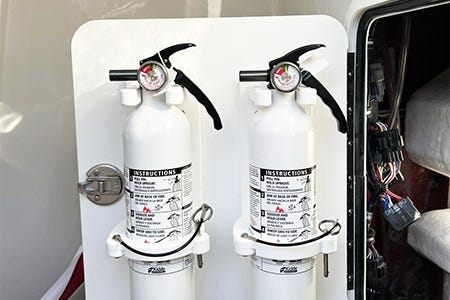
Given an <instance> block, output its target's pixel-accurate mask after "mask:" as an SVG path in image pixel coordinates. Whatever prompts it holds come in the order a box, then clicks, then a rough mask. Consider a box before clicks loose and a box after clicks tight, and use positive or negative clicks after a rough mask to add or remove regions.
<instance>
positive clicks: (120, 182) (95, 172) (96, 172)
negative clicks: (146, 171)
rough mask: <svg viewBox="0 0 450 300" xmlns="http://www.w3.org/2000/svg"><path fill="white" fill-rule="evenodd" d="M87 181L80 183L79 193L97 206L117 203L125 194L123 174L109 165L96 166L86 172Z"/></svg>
mask: <svg viewBox="0 0 450 300" xmlns="http://www.w3.org/2000/svg"><path fill="white" fill-rule="evenodd" d="M86 176H87V178H86V181H85V182H80V183H78V192H79V193H80V194H83V195H85V196H86V197H87V198H88V199H89V200H91V201H92V202H93V203H95V204H99V205H108V204H111V203H114V202H116V201H117V200H119V199H120V198H122V195H123V193H124V190H125V189H124V178H123V175H122V172H121V171H120V170H119V169H118V168H116V167H114V166H112V165H109V164H100V165H96V166H94V167H92V168H90V169H89V171H87V172H86Z"/></svg>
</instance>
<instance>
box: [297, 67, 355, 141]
mask: <svg viewBox="0 0 450 300" xmlns="http://www.w3.org/2000/svg"><path fill="white" fill-rule="evenodd" d="M302 84H303V85H305V86H307V87H311V88H314V89H316V90H317V95H318V96H319V97H320V99H322V101H323V103H324V104H325V105H326V106H328V107H329V108H330V110H331V113H332V114H333V116H334V117H335V118H336V120H337V122H338V130H339V131H340V132H342V133H347V130H348V126H347V120H346V119H345V116H344V113H343V112H342V110H341V108H340V107H339V105H338V104H337V102H336V100H335V99H334V98H333V96H332V95H331V94H330V92H329V91H328V90H327V89H326V88H325V87H324V86H323V85H322V83H320V81H319V80H317V78H316V77H314V76H313V75H312V74H311V73H310V72H308V71H307V70H305V69H303V70H302Z"/></svg>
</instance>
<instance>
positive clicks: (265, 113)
mask: <svg viewBox="0 0 450 300" xmlns="http://www.w3.org/2000/svg"><path fill="white" fill-rule="evenodd" d="M272 96H273V104H272V106H270V107H268V108H263V109H260V110H259V111H258V112H257V113H256V114H255V115H254V117H253V119H252V121H251V124H250V154H249V163H250V166H249V171H250V178H249V183H250V188H249V193H250V230H251V232H252V234H253V236H255V237H257V238H259V239H262V240H264V241H268V242H273V243H293V242H299V241H302V240H307V239H309V238H311V236H313V235H314V234H315V232H316V229H315V228H316V226H315V225H316V224H315V223H316V217H315V215H316V213H315V209H316V208H315V206H316V204H315V164H314V148H313V147H314V133H313V124H312V121H311V118H310V116H309V115H308V114H307V113H306V112H305V111H304V110H303V108H301V107H300V106H299V105H298V104H297V103H296V101H295V93H280V92H277V91H273V92H272Z"/></svg>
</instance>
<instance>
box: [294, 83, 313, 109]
mask: <svg viewBox="0 0 450 300" xmlns="http://www.w3.org/2000/svg"><path fill="white" fill-rule="evenodd" d="M295 100H296V102H297V104H298V105H314V104H316V100H317V90H316V89H313V88H310V87H304V86H302V87H299V88H298V89H297V91H296V93H295Z"/></svg>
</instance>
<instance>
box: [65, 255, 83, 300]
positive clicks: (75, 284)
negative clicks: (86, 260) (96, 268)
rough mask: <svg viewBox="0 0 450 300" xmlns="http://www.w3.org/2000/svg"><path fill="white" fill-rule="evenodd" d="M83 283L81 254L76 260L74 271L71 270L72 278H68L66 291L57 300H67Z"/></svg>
mask: <svg viewBox="0 0 450 300" xmlns="http://www.w3.org/2000/svg"><path fill="white" fill-rule="evenodd" d="M83 282H84V267H83V253H82V254H81V255H80V257H79V258H78V261H77V264H76V265H75V269H74V270H73V273H72V277H70V280H69V283H68V284H67V286H66V289H65V290H64V292H63V293H62V295H61V297H59V300H67V299H69V298H70V296H72V295H73V293H75V291H76V290H77V289H78V288H79V287H80V286H81V284H82V283H83Z"/></svg>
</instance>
